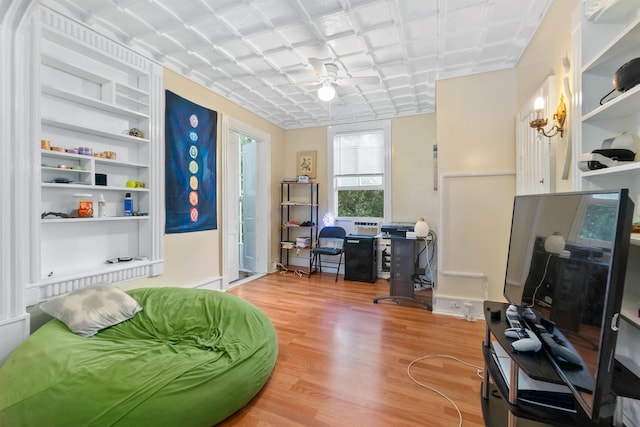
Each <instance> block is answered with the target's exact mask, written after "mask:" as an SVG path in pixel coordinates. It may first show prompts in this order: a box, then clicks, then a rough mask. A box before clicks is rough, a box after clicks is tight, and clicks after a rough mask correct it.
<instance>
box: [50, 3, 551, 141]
mask: <svg viewBox="0 0 640 427" xmlns="http://www.w3.org/2000/svg"><path fill="white" fill-rule="evenodd" d="M552 1H553V0H43V1H42V3H43V4H45V5H48V6H50V7H52V8H54V9H56V10H59V11H61V12H63V13H65V14H67V15H69V16H72V17H75V18H77V19H78V20H80V21H82V22H84V23H85V24H86V25H88V26H89V27H91V28H93V29H95V30H96V31H98V32H100V33H103V34H106V35H108V36H110V37H111V38H114V39H116V40H118V41H120V42H122V43H124V44H125V45H127V46H129V47H130V48H131V49H133V50H135V51H137V52H140V53H143V54H144V55H145V56H148V57H151V58H153V59H154V60H156V61H157V62H159V63H160V64H162V65H164V66H166V67H168V68H171V69H173V70H175V71H178V72H180V73H182V74H184V75H185V76H187V77H189V78H191V79H192V80H194V81H196V82H198V83H201V84H203V85H204V86H206V87H208V88H210V89H211V90H212V91H214V92H216V93H218V94H220V95H222V96H224V97H225V98H227V99H229V100H231V101H233V102H235V103H237V104H239V105H241V106H242V107H244V108H246V109H248V110H250V111H252V112H254V113H256V114H258V115H259V116H261V117H263V118H265V119H267V120H269V121H270V122H272V123H274V124H276V125H278V126H281V127H282V128H285V129H293V128H303V127H311V126H319V125H329V124H338V123H352V122H359V121H367V120H375V119H383V118H390V117H397V116H405V115H414V114H422V113H430V112H434V111H435V110H436V105H435V81H436V80H437V79H442V78H448V77H457V76H464V75H469V74H474V73H481V72H486V71H495V70H501V69H507V68H511V67H514V66H515V65H516V63H517V62H518V59H519V58H520V56H521V55H522V53H523V51H524V49H525V48H526V46H527V45H528V43H529V41H530V40H531V38H532V37H533V35H534V33H535V31H536V29H537V27H538V25H539V24H540V22H541V21H542V19H543V17H544V15H545V13H546V11H547V10H548V8H549V6H550V5H551V2H552ZM312 58H318V59H322V60H323V61H322V62H330V63H333V64H335V65H336V66H337V75H336V76H335V77H336V79H338V80H340V79H347V78H352V77H355V78H357V77H363V76H369V77H370V76H377V77H378V78H379V83H377V84H366V85H349V86H337V87H336V92H337V94H336V97H335V99H334V100H333V101H331V102H330V103H327V102H324V101H321V100H319V99H318V96H317V93H316V92H317V87H314V86H310V85H303V84H304V83H309V82H315V81H317V79H318V76H317V73H316V69H314V67H313V63H314V60H313V59H312ZM372 80H376V79H372ZM356 81H357V79H356ZM345 82H346V81H345Z"/></svg>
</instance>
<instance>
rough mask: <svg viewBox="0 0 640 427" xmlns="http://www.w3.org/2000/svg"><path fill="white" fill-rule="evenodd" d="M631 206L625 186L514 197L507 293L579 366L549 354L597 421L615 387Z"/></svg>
mask: <svg viewBox="0 0 640 427" xmlns="http://www.w3.org/2000/svg"><path fill="white" fill-rule="evenodd" d="M633 209H634V203H633V201H632V200H631V199H630V198H629V195H628V190H627V189H620V190H605V191H581V192H570V193H553V194H536V195H522V196H516V197H515V199H514V205H513V216H512V224H511V237H510V241H509V251H508V257H507V270H506V276H505V283H504V293H503V294H504V297H505V298H506V299H507V301H508V302H509V303H511V304H514V305H516V306H519V307H520V308H521V310H522V309H524V308H531V309H532V310H533V312H534V313H535V314H536V316H537V319H536V321H537V322H542V323H543V324H544V325H546V326H547V329H551V330H552V332H553V333H554V335H556V336H558V337H560V338H561V339H562V340H563V341H564V343H566V345H567V347H569V348H570V349H573V350H574V351H575V352H576V353H577V354H578V355H579V357H580V360H581V362H582V363H580V364H574V363H566V361H563V360H562V359H557V358H555V359H554V358H553V357H549V359H550V360H551V362H552V364H553V366H554V368H555V370H556V371H557V372H558V375H559V376H560V378H562V380H563V381H564V382H565V383H566V384H567V386H568V387H569V388H570V389H571V391H572V393H573V395H574V397H575V400H576V402H578V403H579V405H580V406H581V408H582V409H583V410H584V412H585V413H586V414H587V415H588V416H589V417H590V418H591V419H593V420H599V419H601V418H604V417H610V416H612V414H613V411H614V409H615V396H614V395H613V392H612V388H611V384H612V376H613V369H614V353H615V346H616V339H617V325H618V316H619V312H620V306H621V302H622V293H623V289H624V280H625V272H626V266H627V257H628V252H629V240H630V237H631V223H632V216H633Z"/></svg>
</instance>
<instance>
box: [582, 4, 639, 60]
mask: <svg viewBox="0 0 640 427" xmlns="http://www.w3.org/2000/svg"><path fill="white" fill-rule="evenodd" d="M639 39H640V15H638V16H637V17H636V18H635V19H634V20H633V21H632V22H631V23H630V24H629V25H628V26H627V27H626V28H624V29H623V30H622V31H621V32H620V33H619V35H618V36H616V37H614V38H612V39H611V40H610V41H609V43H607V45H606V46H604V47H603V48H602V49H601V50H600V51H598V52H597V53H596V54H595V55H594V56H593V58H591V59H588V58H585V59H587V60H588V62H585V64H584V66H583V67H582V73H589V72H591V71H593V70H595V69H597V68H601V67H602V68H605V69H607V70H611V68H612V67H616V66H620V65H622V64H619V63H618V62H619V59H620V57H622V56H624V55H625V54H626V55H628V52H629V51H630V50H632V49H634V48H637V45H638V40H639ZM629 59H631V58H629ZM614 70H615V68H614Z"/></svg>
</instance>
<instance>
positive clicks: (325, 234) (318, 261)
mask: <svg viewBox="0 0 640 427" xmlns="http://www.w3.org/2000/svg"><path fill="white" fill-rule="evenodd" d="M346 235H347V232H346V231H345V230H344V228H342V227H324V228H322V229H321V230H320V232H319V233H318V241H317V242H316V246H315V248H313V250H312V253H313V264H314V266H315V269H316V271H320V272H321V273H322V255H329V256H339V257H340V258H339V259H338V267H337V269H336V282H337V281H338V273H339V272H340V265H341V264H342V254H343V253H344V249H343V247H344V237H345V236H346ZM318 267H320V268H319V269H318Z"/></svg>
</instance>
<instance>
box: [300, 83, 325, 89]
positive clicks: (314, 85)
mask: <svg viewBox="0 0 640 427" xmlns="http://www.w3.org/2000/svg"><path fill="white" fill-rule="evenodd" d="M296 86H298V87H299V88H301V89H305V90H317V89H320V87H322V83H319V82H304V83H298V84H297V85H296Z"/></svg>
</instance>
